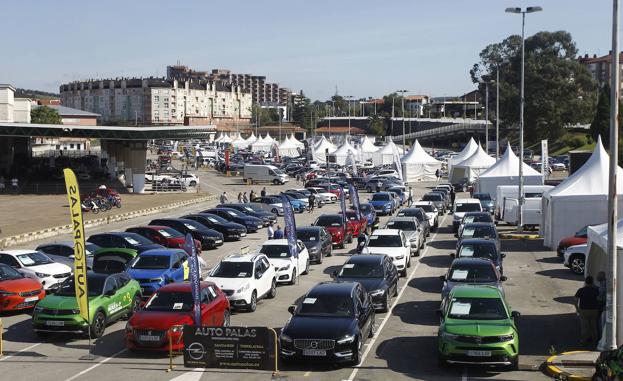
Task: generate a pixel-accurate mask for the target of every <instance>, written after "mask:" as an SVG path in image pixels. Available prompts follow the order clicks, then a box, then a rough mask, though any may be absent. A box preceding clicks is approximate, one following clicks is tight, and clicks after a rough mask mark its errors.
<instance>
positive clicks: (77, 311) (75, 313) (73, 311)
mask: <svg viewBox="0 0 623 381" xmlns="http://www.w3.org/2000/svg"><path fill="white" fill-rule="evenodd" d="M71 313H72V314H74V315H78V314H79V313H80V309H78V308H76V309H73V310H71Z"/></svg>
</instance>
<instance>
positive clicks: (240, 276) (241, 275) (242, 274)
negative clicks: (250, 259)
mask: <svg viewBox="0 0 623 381" xmlns="http://www.w3.org/2000/svg"><path fill="white" fill-rule="evenodd" d="M246 276H247V273H244V272H242V273H238V278H244V277H246Z"/></svg>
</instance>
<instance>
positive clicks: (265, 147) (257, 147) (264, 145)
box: [251, 136, 272, 152]
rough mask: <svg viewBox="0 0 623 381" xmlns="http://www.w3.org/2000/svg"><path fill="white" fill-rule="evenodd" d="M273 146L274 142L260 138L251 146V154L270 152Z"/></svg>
mask: <svg viewBox="0 0 623 381" xmlns="http://www.w3.org/2000/svg"><path fill="white" fill-rule="evenodd" d="M271 146H272V142H270V141H266V139H265V138H263V137H261V136H260V137H259V138H258V139H257V140H256V141H255V143H253V144H251V152H268V151H270V147H271Z"/></svg>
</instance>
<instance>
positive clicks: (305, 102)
mask: <svg viewBox="0 0 623 381" xmlns="http://www.w3.org/2000/svg"><path fill="white" fill-rule="evenodd" d="M311 114H312V105H311V101H310V100H309V98H307V97H306V96H305V95H304V94H303V92H302V91H301V95H300V96H299V97H298V98H297V100H296V101H295V102H294V107H293V108H292V120H293V121H294V122H295V123H296V124H298V125H299V126H301V127H302V128H309V126H310V125H311Z"/></svg>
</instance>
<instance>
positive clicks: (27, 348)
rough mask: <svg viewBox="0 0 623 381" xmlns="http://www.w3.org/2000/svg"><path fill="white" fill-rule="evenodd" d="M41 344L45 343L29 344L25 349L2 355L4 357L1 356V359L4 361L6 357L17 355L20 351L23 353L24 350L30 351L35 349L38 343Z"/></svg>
mask: <svg viewBox="0 0 623 381" xmlns="http://www.w3.org/2000/svg"><path fill="white" fill-rule="evenodd" d="M41 344H43V343H37V344H33V345H31V346H28V347H26V348H24V349H21V350H19V351H17V352H15V353H13V354H12V355H8V356H2V357H1V358H0V361H4V360H6V359H10V358H11V357H13V356H15V355H17V354H18V353H22V352H26V351H29V350H31V349H33V348H34V347H36V346H37V345H41Z"/></svg>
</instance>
